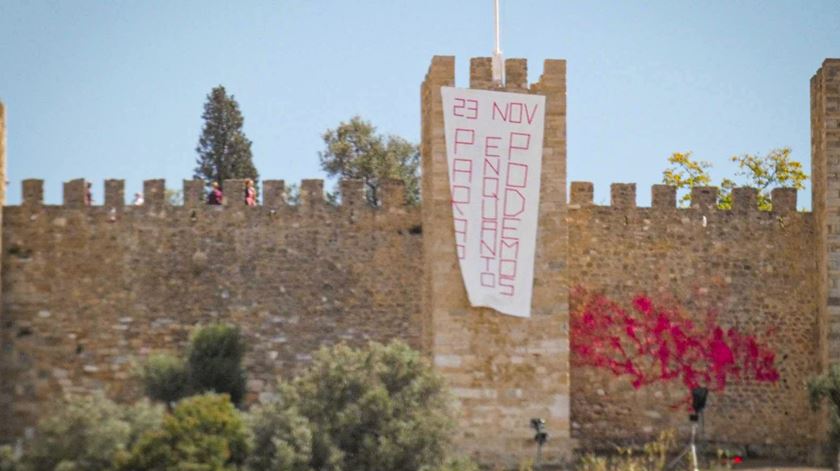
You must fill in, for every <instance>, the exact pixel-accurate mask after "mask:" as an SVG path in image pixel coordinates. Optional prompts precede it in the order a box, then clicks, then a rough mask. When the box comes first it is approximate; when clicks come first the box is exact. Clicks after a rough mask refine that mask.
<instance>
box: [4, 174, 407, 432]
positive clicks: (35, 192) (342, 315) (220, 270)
mask: <svg viewBox="0 0 840 471" xmlns="http://www.w3.org/2000/svg"><path fill="white" fill-rule="evenodd" d="M121 183H122V182H119V181H109V182H108V184H107V185H106V188H107V189H108V197H107V198H106V201H108V205H106V206H94V207H84V206H83V205H81V204H80V203H79V202H80V201H82V199H83V192H84V186H85V185H84V182H82V181H75V182H70V183H69V184H67V185H66V186H65V202H66V205H64V206H44V205H41V204H40V195H41V194H42V192H41V182H40V181H26V182H24V195H25V198H26V200H25V201H24V203H23V205H21V206H9V207H6V208H4V212H5V215H4V224H3V243H4V245H3V254H4V256H3V258H2V262H3V264H2V273H3V288H4V292H5V293H6V295H5V296H4V297H3V316H2V348H0V352H2V356H0V378H2V383H0V424H2V425H0V432H1V433H0V435H2V438H3V439H7V440H8V439H11V438H12V437H14V436H20V434H21V433H22V432H23V431H24V429H25V428H26V427H28V426H31V425H32V424H33V422H34V420H35V418H36V417H37V416H38V414H39V413H42V411H43V406H44V405H46V404H47V403H49V402H51V401H54V400H55V399H57V398H59V397H60V396H61V394H62V393H75V392H89V391H92V390H95V389H105V390H106V391H108V393H109V394H110V395H111V396H113V397H116V398H119V399H129V398H134V397H137V396H138V394H139V393H140V391H139V390H138V386H139V385H138V383H137V381H135V380H134V372H135V368H136V367H137V365H138V364H139V363H140V362H141V361H142V360H143V359H144V358H145V357H146V356H147V355H149V354H150V353H154V352H162V351H169V352H178V351H181V350H182V349H183V347H184V346H185V343H186V341H187V338H188V334H189V332H190V330H191V329H192V328H193V326H195V325H199V324H206V323H209V322H213V321H224V322H230V323H233V324H236V325H239V326H241V328H242V329H243V331H244V334H245V336H246V338H247V341H248V344H249V345H250V351H249V352H248V354H247V359H246V365H247V368H248V371H249V379H250V380H249V382H248V395H249V398H248V399H249V400H251V401H254V400H258V399H259V396H260V395H261V394H266V393H270V391H271V386H272V385H273V384H274V380H275V378H276V377H278V376H281V377H289V376H291V375H292V374H293V373H294V372H295V371H296V370H297V369H299V368H300V367H301V366H302V365H305V364H307V363H308V362H309V360H310V358H311V354H312V353H313V351H315V350H317V349H318V347H320V346H323V345H331V344H334V343H338V342H348V343H350V344H352V345H362V344H364V343H366V342H367V341H369V340H376V341H388V340H390V339H392V338H400V339H403V340H405V341H407V342H408V343H409V344H411V345H413V346H414V347H415V348H419V335H420V329H419V325H420V322H419V319H418V318H417V316H418V315H419V312H420V301H421V300H420V292H421V290H420V289H419V280H418V273H420V272H422V259H423V246H422V239H421V237H422V236H421V235H420V231H421V228H420V210H419V208H413V207H406V206H403V205H402V204H401V202H402V193H401V188H400V187H398V186H397V187H394V186H392V187H390V188H389V191H388V192H386V195H385V203H384V206H383V207H381V208H370V207H368V206H367V205H365V204H364V203H363V201H362V193H361V191H362V190H361V186H359V184H358V183H357V182H350V183H348V184H345V185H344V188H342V190H343V192H344V195H343V199H344V203H343V204H342V205H341V206H339V207H332V206H329V205H327V204H326V203H325V202H324V201H323V199H322V198H321V195H322V186H323V184H322V182H320V181H312V180H310V181H304V182H303V185H302V188H303V192H302V193H303V194H302V197H303V201H302V202H301V204H300V205H299V206H294V207H293V206H288V205H285V204H283V203H282V201H281V200H280V199H279V198H278V195H279V194H280V192H279V191H278V190H279V189H280V188H282V187H281V186H278V183H279V182H264V187H263V188H264V191H265V193H264V197H265V198H266V200H267V203H266V205H264V206H261V207H255V208H249V207H245V206H244V205H241V204H237V203H239V201H238V199H237V200H236V201H231V202H230V203H231V204H229V205H227V206H224V207H221V206H216V207H212V206H206V205H204V204H202V203H200V201H199V199H198V198H196V197H189V196H188V200H187V203H186V205H185V206H183V207H181V206H178V207H171V206H168V205H165V204H163V201H162V198H163V181H161V180H155V181H150V182H147V184H146V203H145V204H144V205H143V206H125V207H122V206H119V205H118V202H120V201H122V200H121V199H120V198H118V196H121V192H122V185H121ZM240 183H241V182H236V181H232V182H228V184H226V185H225V189H226V191H227V192H228V194H242V193H241V192H238V191H235V190H233V189H234V188H236V187H237V185H239V184H240ZM185 189H186V190H188V191H186V192H185V193H186V194H187V195H193V196H198V197H200V195H201V185H200V183H199V184H198V185H196V184H195V182H186V184H185ZM196 190H198V191H196ZM315 195H318V197H315ZM272 200H273V201H272ZM111 204H114V206H111ZM112 208H113V209H112Z"/></svg>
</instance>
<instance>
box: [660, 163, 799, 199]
mask: <svg viewBox="0 0 840 471" xmlns="http://www.w3.org/2000/svg"><path fill="white" fill-rule="evenodd" d="M790 154H791V150H790V148H789V147H783V148H780V149H773V150H771V151H770V152H768V153H767V154H766V155H763V156H762V155H754V154H743V155H736V156H733V157H731V158H730V160H731V161H732V162H735V163H736V164H737V165H738V170H737V171H736V172H735V177H736V178H738V177H739V178H740V180H741V182H740V185H741V186H748V187H751V188H756V189H757V190H758V208H759V209H760V210H762V211H770V210H771V209H773V203H772V201H771V200H770V190H772V189H773V188H774V187H790V188H796V189H797V190H801V189H803V188H805V180H806V179H807V178H808V175H806V174H805V172H803V171H802V163H801V162H798V161H796V160H793V159H792V158H791V155H790ZM668 163H669V164H671V166H670V167H669V168H667V169H665V171H663V172H662V182H663V183H666V184H668V185H673V186H675V187H677V189H690V188H693V187H695V186H707V185H710V184H711V182H712V177H711V176H710V175H709V169H710V168H711V167H712V164H711V163H709V162H706V161H702V160H699V161H698V160H693V159H692V158H691V152H674V153H673V154H671V156H670V157H668ZM736 186H739V183H738V182H736V181H735V180H732V179H730V178H724V179H722V180H721V181H720V184H719V185H718V208H720V209H731V208H732V189H733V188H735V187H736ZM690 202H691V194H690V193H686V194H685V195H683V196H682V197H681V198H680V203H681V205H683V206H685V205H688V203H690Z"/></svg>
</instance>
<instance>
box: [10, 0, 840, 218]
mask: <svg viewBox="0 0 840 471" xmlns="http://www.w3.org/2000/svg"><path fill="white" fill-rule="evenodd" d="M502 28H503V34H502V49H503V50H504V53H505V56H506V57H526V58H528V59H529V66H530V78H531V80H532V81H533V80H536V78H537V77H538V76H539V74H540V72H541V69H542V60H543V59H545V58H563V59H567V60H568V103H569V108H568V140H569V180H570V181H572V180H589V181H593V182H595V186H596V192H595V198H596V201H603V202H606V201H608V199H609V197H608V194H609V190H608V186H609V183H611V182H636V183H638V184H639V189H638V192H639V195H640V196H639V201H640V203H641V204H647V202H648V201H649V185H650V184H653V183H657V182H658V181H659V180H660V178H661V171H662V169H663V167H664V166H665V159H666V157H667V156H668V155H669V154H670V153H671V152H673V151H676V150H692V151H694V153H695V157H697V158H699V159H703V160H708V161H711V162H713V163H714V164H715V171H714V172H713V173H714V175H715V176H716V177H718V178H719V177H721V176H724V175H726V174H728V173H731V172H732V171H733V168H732V166H731V164H729V163H728V157H729V156H730V155H732V154H735V153H744V152H751V153H764V152H766V151H768V150H770V149H771V148H774V147H779V146H786V145H788V146H791V147H793V153H794V156H795V157H796V158H797V159H799V160H801V161H803V162H804V163H806V167H807V168H808V169H810V130H809V109H808V107H809V79H810V77H811V76H812V75H813V73H814V72H815V71H816V69H817V68H818V67H819V65H820V64H821V62H822V60H823V59H824V58H825V57H840V2H838V1H837V0H825V1H820V0H808V1H801V0H797V1H738V2H732V1H703V2H698V1H693V2H688V1H685V2H683V1H673V0H671V1H645V2H641V1H637V2H613V1H610V2H600V1H599V2H596V1H577V2H571V1H558V0H530V1H521V0H520V1H512V0H502ZM491 48H492V2H491V0H480V1H479V0H457V1H456V0H447V1H442V0H422V1H421V0H418V1H411V2H409V1H394V0H388V1H385V0H383V1H360V2H358V1H353V2H351V1H346V0H345V1H338V0H318V1H312V0H274V1H242V2H232V1H207V0H202V1H187V0H178V1H160V0H144V1H125V0H123V1H111V0H108V1H105V0H99V1H95V0H77V1H58V0H51V1H37V0H0V100H2V101H4V102H5V104H6V106H7V115H8V128H9V135H8V151H9V152H8V154H9V162H8V169H9V181H10V191H9V202H10V203H13V204H15V203H17V202H18V201H19V200H20V181H21V180H22V179H25V178H30V177H34V178H43V179H45V180H46V198H47V201H48V202H52V203H57V202H59V201H60V198H61V182H62V181H65V180H69V179H72V178H78V177H85V178H87V179H89V180H92V181H94V182H95V185H94V187H95V193H94V197H95V199H96V201H101V200H102V199H101V190H102V188H101V186H102V184H101V181H102V180H103V179H105V178H124V179H126V181H127V183H126V184H127V188H126V193H127V194H128V195H130V194H132V193H133V192H135V191H138V190H139V189H140V188H141V186H142V180H143V179H147V178H160V177H163V178H166V179H167V180H168V184H169V186H173V187H180V181H181V179H183V178H189V177H190V176H191V175H192V170H193V168H194V161H195V151H194V148H195V145H196V142H197V139H198V135H199V132H200V129H201V118H200V115H201V111H202V104H203V102H204V100H205V96H206V94H207V93H208V92H209V91H210V89H211V88H212V87H213V86H215V85H218V84H223V85H224V86H225V87H226V88H227V89H228V91H229V92H231V93H233V94H234V95H235V96H236V98H237V100H238V101H239V103H240V106H241V108H242V111H243V113H244V115H245V132H246V134H247V135H248V137H249V138H250V139H251V140H252V141H253V143H254V145H253V150H254V157H255V163H256V165H257V168H258V169H259V171H260V174H261V175H262V177H263V178H283V179H286V180H287V181H297V180H299V179H301V178H313V177H314V178H319V177H321V176H322V172H321V171H320V168H319V165H318V155H317V153H318V151H319V150H321V149H322V146H323V145H322V141H321V139H320V135H321V133H322V132H323V131H324V130H325V129H327V128H330V127H335V126H336V125H337V124H338V123H339V122H340V121H341V120H346V119H348V118H350V117H352V116H353V115H356V114H359V115H361V116H363V117H365V118H367V119H369V120H371V121H373V123H374V124H375V125H377V126H378V127H379V129H380V130H381V131H382V132H385V133H394V134H399V135H402V136H404V137H406V138H409V139H411V140H414V141H417V140H419V134H420V131H419V129H420V112H419V86H420V82H421V81H422V79H423V76H424V74H425V72H426V70H427V68H428V65H429V61H430V59H431V57H432V56H433V55H435V54H443V55H455V56H456V57H457V61H458V62H457V63H458V65H457V67H458V68H457V74H458V76H457V80H458V83H459V85H465V84H466V83H467V70H468V61H469V58H470V57H473V56H483V55H488V54H489V52H490V51H491ZM809 192H810V190H806V191H802V192H800V194H799V199H800V206H810V193H809Z"/></svg>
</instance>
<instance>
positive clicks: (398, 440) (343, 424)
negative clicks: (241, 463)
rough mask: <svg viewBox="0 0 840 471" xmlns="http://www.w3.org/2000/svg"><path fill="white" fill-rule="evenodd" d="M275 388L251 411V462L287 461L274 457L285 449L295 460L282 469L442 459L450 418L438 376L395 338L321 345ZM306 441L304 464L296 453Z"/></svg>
mask: <svg viewBox="0 0 840 471" xmlns="http://www.w3.org/2000/svg"><path fill="white" fill-rule="evenodd" d="M281 395H282V402H281V403H278V404H275V405H272V406H270V407H267V408H264V409H262V410H261V411H259V412H258V413H257V414H255V415H256V417H257V418H256V424H257V425H255V428H254V436H255V450H254V452H253V453H252V461H251V463H259V464H260V465H262V464H263V463H281V462H282V463H288V462H289V461H278V458H277V457H279V456H283V457H285V456H291V457H292V458H291V461H292V462H294V463H295V466H298V467H295V468H288V469H295V470H298V469H299V470H307V469H315V470H342V471H356V470H358V471H362V470H373V469H376V470H400V471H413V470H421V469H440V468H441V467H442V466H443V465H444V463H445V457H446V452H447V448H448V444H449V438H450V430H451V423H450V420H449V418H448V408H447V403H448V401H447V397H446V396H445V394H444V392H443V382H442V380H441V378H440V377H439V376H437V375H436V374H435V373H434V372H433V371H432V369H431V367H430V366H429V365H428V364H427V362H425V361H424V360H423V358H421V356H420V354H419V353H417V352H415V351H413V350H411V349H410V348H409V347H408V346H406V345H405V344H403V343H401V342H393V343H391V344H389V345H387V346H383V345H380V344H375V343H373V344H370V346H369V347H368V348H366V349H363V350H354V349H351V348H348V347H345V346H338V347H335V348H333V349H329V350H328V349H322V350H321V351H320V352H318V354H317V355H316V357H315V360H314V362H313V365H312V367H311V368H310V369H309V370H307V371H306V372H305V373H304V374H303V375H302V376H301V377H299V378H297V379H296V380H295V381H294V382H293V383H291V384H288V385H285V386H284V387H283V388H281ZM310 437H311V438H310ZM310 440H311V445H310V444H309V441H310ZM310 446H311V457H310V461H309V467H306V466H305V465H304V463H303V462H302V461H303V460H302V459H301V456H303V455H305V454H306V453H307V448H309V447H310ZM283 459H284V460H285V459H286V458H283ZM251 469H255V470H256V469H286V468H257V467H253V466H252V468H251ZM444 469H445V468H444ZM454 469H459V468H454ZM460 469H464V468H463V467H462V468H460Z"/></svg>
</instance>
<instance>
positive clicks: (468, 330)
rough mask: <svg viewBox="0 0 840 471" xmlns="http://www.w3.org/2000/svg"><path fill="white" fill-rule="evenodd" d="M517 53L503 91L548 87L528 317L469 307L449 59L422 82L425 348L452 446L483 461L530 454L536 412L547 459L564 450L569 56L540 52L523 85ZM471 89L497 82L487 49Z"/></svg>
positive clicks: (474, 65)
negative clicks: (448, 131)
mask: <svg viewBox="0 0 840 471" xmlns="http://www.w3.org/2000/svg"><path fill="white" fill-rule="evenodd" d="M526 67H527V64H526V62H525V61H524V60H508V61H507V63H506V70H507V73H508V76H509V77H513V78H514V81H513V82H512V83H511V86H510V87H508V91H519V92H526V93H539V94H543V95H545V96H546V128H545V139H544V146H543V147H544V150H543V163H542V178H541V190H540V213H539V227H538V240H537V254H536V260H535V268H534V293H533V304H532V317H531V318H530V319H520V318H515V317H511V316H505V315H500V314H499V313H497V312H495V311H493V310H491V309H487V308H473V307H470V305H469V302H468V301H467V296H466V291H465V289H464V284H463V281H462V279H461V274H460V270H459V268H458V260H457V256H456V253H455V242H454V232H453V227H454V226H453V222H452V208H451V196H450V190H449V179H448V176H447V160H446V143H445V141H444V127H443V110H442V103H441V94H440V87H441V86H444V85H453V84H454V81H455V73H454V69H455V59H454V58H453V57H435V58H434V59H433V60H432V65H431V67H430V69H429V72H428V75H427V76H426V80H425V81H424V82H423V85H422V88H421V96H422V119H423V128H422V144H421V145H422V154H423V179H424V181H423V198H424V202H423V204H424V207H423V227H424V233H423V239H424V240H423V242H424V246H425V254H426V263H425V270H426V273H425V276H426V284H427V287H426V289H427V292H426V296H425V305H424V310H423V312H424V318H425V319H426V320H427V322H429V323H430V325H427V326H426V328H427V329H428V331H427V335H426V336H425V339H426V342H427V343H426V348H427V351H429V352H430V354H431V356H432V358H433V361H434V364H435V367H436V368H437V369H438V370H439V371H441V372H442V373H443V375H444V376H445V378H446V379H447V380H448V382H449V384H450V386H451V387H452V391H453V393H454V395H455V397H456V398H457V400H458V403H459V405H460V413H459V416H458V420H459V428H458V429H459V432H460V436H459V445H460V447H461V448H462V449H464V450H465V451H469V452H470V453H471V454H473V455H475V456H478V457H479V459H480V460H481V461H484V462H495V463H499V462H506V463H508V464H516V463H517V462H518V461H519V460H521V459H526V458H529V457H532V456H533V453H534V449H535V447H534V442H533V431H532V430H531V429H530V427H529V421H530V419H531V418H533V417H541V418H543V419H545V420H546V421H547V422H548V424H549V427H550V429H551V433H552V437H553V439H552V440H551V441H550V442H549V443H548V444H547V446H546V449H545V458H546V460H547V461H550V462H561V461H563V460H564V459H567V458H569V456H570V455H569V452H570V450H571V441H570V440H569V430H570V427H569V403H570V398H569V369H568V364H569V361H568V352H569V348H568V335H567V328H566V326H567V324H568V302H567V293H568V289H567V276H568V273H567V271H566V263H567V255H568V247H567V239H568V238H567V235H566V230H567V225H566V224H565V217H566V63H565V61H555V60H547V61H546V62H545V68H544V73H543V76H542V77H541V78H540V80H539V81H538V82H537V83H535V84H533V85H532V86H531V88H530V89H528V88H525V84H526V83H527V80H526V77H527V71H526ZM470 86H471V88H482V89H502V88H499V87H497V86H496V85H495V84H494V83H493V81H492V77H491V60H490V58H478V59H473V60H472V62H471V63H470Z"/></svg>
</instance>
